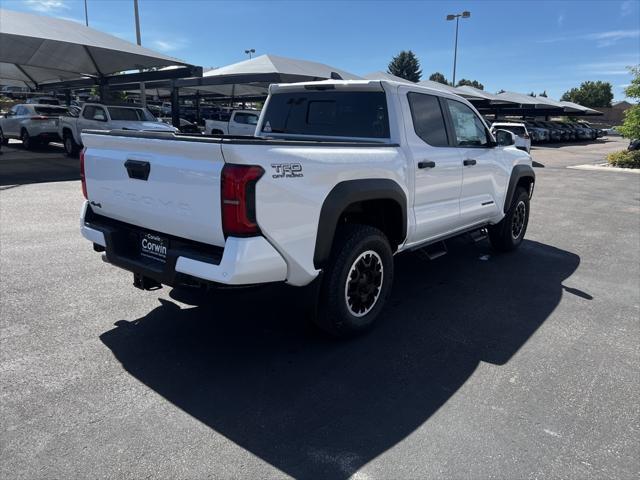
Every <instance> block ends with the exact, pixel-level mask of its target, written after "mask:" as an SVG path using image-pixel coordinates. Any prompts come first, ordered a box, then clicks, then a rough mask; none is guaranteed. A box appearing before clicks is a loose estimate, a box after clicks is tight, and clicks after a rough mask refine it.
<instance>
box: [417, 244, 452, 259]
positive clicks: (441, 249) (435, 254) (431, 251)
mask: <svg viewBox="0 0 640 480" xmlns="http://www.w3.org/2000/svg"><path fill="white" fill-rule="evenodd" d="M418 252H419V254H420V255H421V256H422V257H424V258H426V259H427V260H435V259H436V258H439V257H442V256H443V255H446V254H447V253H448V250H447V244H446V243H445V242H436V243H432V244H431V245H428V246H426V247H424V248H421V249H420V250H418Z"/></svg>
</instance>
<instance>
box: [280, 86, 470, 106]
mask: <svg viewBox="0 0 640 480" xmlns="http://www.w3.org/2000/svg"><path fill="white" fill-rule="evenodd" d="M401 86H405V87H411V89H415V90H419V91H424V93H428V94H430V95H437V96H439V97H447V98H453V99H455V100H458V101H460V100H461V101H463V102H464V103H466V104H468V105H471V104H470V103H469V102H468V100H467V99H465V98H464V97H461V96H459V95H456V94H455V93H453V92H447V91H445V90H439V89H436V88H431V87H427V86H425V85H419V84H417V83H409V82H397V81H395V80H321V81H315V82H298V83H275V84H271V85H270V86H269V93H270V94H272V93H278V92H295V91H300V90H323V89H327V90H328V89H337V90H360V91H385V90H387V89H388V90H391V89H393V88H397V87H401Z"/></svg>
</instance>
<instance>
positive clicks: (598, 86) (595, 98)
mask: <svg viewBox="0 0 640 480" xmlns="http://www.w3.org/2000/svg"><path fill="white" fill-rule="evenodd" d="M560 100H565V101H569V102H574V103H578V104H580V105H582V106H585V107H589V108H598V107H610V106H611V100H613V92H612V90H611V84H610V83H609V82H602V81H600V80H598V81H597V82H592V81H587V82H582V83H581V84H580V86H579V87H578V88H572V89H571V90H569V91H568V92H564V94H563V95H562V97H561V98H560Z"/></svg>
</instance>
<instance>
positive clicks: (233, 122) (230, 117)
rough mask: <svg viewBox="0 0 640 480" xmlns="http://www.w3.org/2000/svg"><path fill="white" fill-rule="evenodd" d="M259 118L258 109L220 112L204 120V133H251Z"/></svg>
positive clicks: (254, 129) (253, 131)
mask: <svg viewBox="0 0 640 480" xmlns="http://www.w3.org/2000/svg"><path fill="white" fill-rule="evenodd" d="M259 118H260V111H259V110H234V111H232V112H230V113H228V112H220V113H216V114H214V116H213V118H211V119H208V120H206V122H205V133H207V134H208V135H253V134H254V133H255V131H256V125H257V124H258V119H259Z"/></svg>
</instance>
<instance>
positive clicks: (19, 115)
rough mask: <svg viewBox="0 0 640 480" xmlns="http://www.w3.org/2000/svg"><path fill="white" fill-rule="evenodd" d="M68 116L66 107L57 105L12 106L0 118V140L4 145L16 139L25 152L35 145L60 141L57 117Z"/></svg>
mask: <svg viewBox="0 0 640 480" xmlns="http://www.w3.org/2000/svg"><path fill="white" fill-rule="evenodd" d="M68 114H69V111H68V109H67V108H66V107H60V106H57V105H40V104H20V105H14V106H13V107H12V108H11V110H9V111H8V112H7V113H6V114H5V115H4V118H0V139H1V141H2V142H5V143H6V141H7V140H8V139H9V138H18V139H20V140H22V145H23V146H24V148H25V149H27V150H29V149H30V148H33V147H34V146H36V145H37V144H47V143H49V142H55V141H60V137H59V135H58V123H59V117H60V116H62V115H68Z"/></svg>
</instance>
